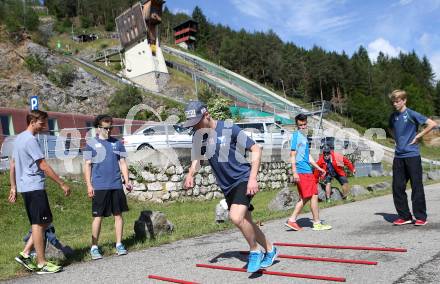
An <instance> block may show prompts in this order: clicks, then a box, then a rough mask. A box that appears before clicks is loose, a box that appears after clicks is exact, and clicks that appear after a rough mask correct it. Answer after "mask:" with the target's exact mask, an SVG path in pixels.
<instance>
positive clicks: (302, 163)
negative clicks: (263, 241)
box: [285, 113, 332, 231]
mask: <svg viewBox="0 0 440 284" xmlns="http://www.w3.org/2000/svg"><path fill="white" fill-rule="evenodd" d="M295 123H296V125H297V127H298V130H297V131H295V132H294V133H293V134H292V142H291V152H290V157H291V163H292V173H293V181H294V182H295V183H296V185H297V188H298V193H299V197H300V199H299V201H298V202H297V203H296V205H295V209H294V210H293V213H292V216H290V218H289V220H287V222H286V224H285V225H286V226H287V227H289V228H291V229H292V230H295V231H301V230H302V229H303V228H302V227H301V226H300V225H298V223H297V222H296V218H297V217H298V215H299V213H301V210H302V209H303V207H304V205H305V204H306V203H307V202H308V201H309V200H310V207H311V210H312V216H313V230H314V231H323V230H330V229H331V228H332V226H330V225H325V224H322V223H321V220H320V219H319V206H318V188H317V180H316V178H315V176H314V175H313V173H312V167H311V166H310V165H312V166H313V167H315V168H316V169H317V170H318V171H320V172H321V173H322V174H325V170H323V169H322V168H320V167H319V166H318V165H317V164H316V163H315V161H314V160H313V158H312V156H311V155H310V149H309V142H308V140H307V136H306V135H307V116H306V115H305V114H302V113H300V114H298V115H297V116H296V117H295Z"/></svg>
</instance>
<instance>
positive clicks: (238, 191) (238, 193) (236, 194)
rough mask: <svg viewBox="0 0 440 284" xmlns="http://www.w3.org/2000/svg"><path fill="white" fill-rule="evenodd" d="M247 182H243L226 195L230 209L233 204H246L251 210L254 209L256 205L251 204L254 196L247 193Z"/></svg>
mask: <svg viewBox="0 0 440 284" xmlns="http://www.w3.org/2000/svg"><path fill="white" fill-rule="evenodd" d="M247 184H248V182H247V181H244V182H241V183H239V184H238V185H237V186H236V187H234V188H232V189H231V190H230V191H229V192H228V194H226V195H225V198H226V203H227V204H228V210H230V209H231V205H232V204H241V205H246V206H247V207H248V209H249V211H252V210H254V206H252V204H251V200H252V196H249V195H246V191H247Z"/></svg>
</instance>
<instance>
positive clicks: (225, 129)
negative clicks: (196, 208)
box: [184, 101, 278, 273]
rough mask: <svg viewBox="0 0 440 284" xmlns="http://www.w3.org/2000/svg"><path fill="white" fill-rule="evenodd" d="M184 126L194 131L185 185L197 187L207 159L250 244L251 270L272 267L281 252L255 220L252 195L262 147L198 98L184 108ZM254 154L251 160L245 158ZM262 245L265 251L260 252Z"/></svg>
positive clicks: (235, 223)
mask: <svg viewBox="0 0 440 284" xmlns="http://www.w3.org/2000/svg"><path fill="white" fill-rule="evenodd" d="M185 115H186V118H187V121H186V122H185V123H184V126H185V127H192V128H193V129H194V130H195V133H194V136H193V147H192V153H191V160H192V163H191V167H190V169H189V172H188V175H187V176H186V179H185V183H184V187H185V188H192V187H193V186H194V175H195V174H196V172H197V171H198V169H199V167H200V160H201V159H208V161H209V164H210V165H211V168H212V170H213V172H214V174H215V176H216V180H217V184H218V186H219V187H220V188H221V189H222V191H223V193H224V195H225V198H226V202H227V204H228V208H229V217H230V219H231V221H232V223H234V225H235V226H237V228H239V229H240V231H241V232H242V234H243V236H244V237H245V239H246V241H247V242H248V244H249V248H250V254H249V262H248V266H247V271H248V272H251V273H253V272H256V271H258V270H259V269H260V268H265V267H269V266H271V265H272V264H273V262H274V260H275V259H276V257H277V255H278V250H277V248H276V247H274V246H273V245H272V243H271V242H269V240H268V239H266V237H265V235H264V234H263V232H262V231H261V229H260V228H259V227H258V226H257V225H256V224H255V223H254V221H253V220H252V215H251V211H252V210H253V206H252V205H251V200H252V197H253V196H254V195H255V194H256V193H257V192H258V182H257V174H258V169H259V167H260V160H261V148H260V146H258V145H257V144H255V142H254V141H253V140H252V139H250V138H249V137H248V136H247V135H246V134H245V133H244V132H243V131H242V130H241V129H240V127H238V126H237V125H234V124H233V123H232V122H231V121H221V120H215V119H213V118H212V117H211V116H210V114H209V112H208V110H207V108H206V106H205V105H204V104H203V103H202V102H199V101H192V102H190V103H189V104H188V105H187V106H186V109H185ZM246 151H250V152H251V153H252V162H251V164H250V165H249V162H248V161H247V160H246V158H245V153H246ZM258 244H259V245H261V246H262V247H263V248H264V250H265V253H262V252H261V251H260V248H259V246H258Z"/></svg>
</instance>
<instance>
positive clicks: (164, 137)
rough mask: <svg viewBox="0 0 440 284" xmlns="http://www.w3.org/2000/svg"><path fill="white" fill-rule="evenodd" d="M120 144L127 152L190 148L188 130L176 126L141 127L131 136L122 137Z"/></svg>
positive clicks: (190, 141)
mask: <svg viewBox="0 0 440 284" xmlns="http://www.w3.org/2000/svg"><path fill="white" fill-rule="evenodd" d="M122 142H123V144H124V146H125V149H126V150H127V151H136V150H142V149H163V148H170V147H171V148H191V147H192V136H191V135H190V133H189V130H188V129H186V128H184V127H182V126H180V125H178V124H174V125H171V124H155V125H150V126H146V127H142V128H140V129H139V130H137V131H136V132H134V133H133V134H131V135H124V136H123V138H122Z"/></svg>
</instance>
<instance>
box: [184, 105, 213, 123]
mask: <svg viewBox="0 0 440 284" xmlns="http://www.w3.org/2000/svg"><path fill="white" fill-rule="evenodd" d="M185 117H186V121H185V122H184V123H183V126H184V127H188V128H194V129H195V130H198V129H201V128H208V127H209V122H210V120H211V116H210V115H209V113H208V109H207V107H206V105H205V104H204V103H202V102H200V101H191V102H189V103H188V105H187V106H186V107H185Z"/></svg>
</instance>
